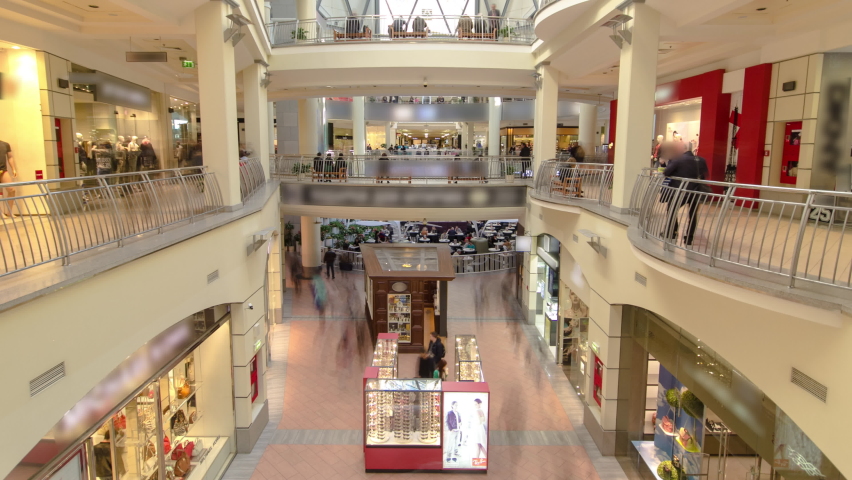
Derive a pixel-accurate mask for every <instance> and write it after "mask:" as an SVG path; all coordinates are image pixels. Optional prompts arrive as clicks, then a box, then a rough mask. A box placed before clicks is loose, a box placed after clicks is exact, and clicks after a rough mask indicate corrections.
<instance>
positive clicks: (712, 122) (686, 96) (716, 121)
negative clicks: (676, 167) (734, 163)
mask: <svg viewBox="0 0 852 480" xmlns="http://www.w3.org/2000/svg"><path fill="white" fill-rule="evenodd" d="M724 75H725V71H724V70H713V71H711V72H707V73H703V74H701V75H696V76H694V77H689V78H684V79H682V80H676V81H674V82H670V83H664V84H662V85H658V86H657V93H656V106H658V107H660V106H663V105H668V104H672V103H676V102H682V101H684V100H691V99H694V98H701V128H700V130H699V131H700V136H701V137H700V138H701V149H700V152H699V153H700V155H701V156H702V157H704V159H705V160H707V167H708V168H709V170H710V178H709V179H710V180H717V181H724V180H725V164H726V162H727V149H728V116H729V113H730V108H731V95H730V94H727V93H722V80H723V78H724ZM649 140H650V139H649Z"/></svg>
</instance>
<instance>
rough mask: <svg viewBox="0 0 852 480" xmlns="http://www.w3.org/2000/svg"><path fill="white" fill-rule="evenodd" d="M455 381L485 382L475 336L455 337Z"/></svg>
mask: <svg viewBox="0 0 852 480" xmlns="http://www.w3.org/2000/svg"><path fill="white" fill-rule="evenodd" d="M456 381H457V382H484V381H485V375H484V374H483V373H482V360H480V357H479V346H478V345H477V344H476V336H475V335H456Z"/></svg>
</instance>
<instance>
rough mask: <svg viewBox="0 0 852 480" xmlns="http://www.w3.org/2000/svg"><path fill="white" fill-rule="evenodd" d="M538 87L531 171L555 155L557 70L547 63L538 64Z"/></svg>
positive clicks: (557, 92) (557, 93) (557, 95)
mask: <svg viewBox="0 0 852 480" xmlns="http://www.w3.org/2000/svg"><path fill="white" fill-rule="evenodd" d="M538 73H539V75H541V78H540V79H539V84H540V87H539V88H538V90H537V91H536V94H535V118H534V120H533V122H534V123H533V132H534V133H533V157H534V158H533V167H532V168H533V172H535V171H537V170H538V166H539V165H540V164H541V162H543V161H545V160H549V159H551V158H555V157H556V108H557V104H558V102H559V72H557V71H556V69H555V68H553V67H551V66H550V64H549V63H547V64H543V65H540V66H539V67H538Z"/></svg>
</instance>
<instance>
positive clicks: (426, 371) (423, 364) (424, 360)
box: [417, 350, 437, 378]
mask: <svg viewBox="0 0 852 480" xmlns="http://www.w3.org/2000/svg"><path fill="white" fill-rule="evenodd" d="M436 361H437V360H435V359H434V358H432V357H430V356H429V351H428V350H423V353H421V354H420V364H419V365H418V366H417V376H418V377H419V378H432V377H434V374H435V362H436Z"/></svg>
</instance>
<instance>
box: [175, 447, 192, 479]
mask: <svg viewBox="0 0 852 480" xmlns="http://www.w3.org/2000/svg"><path fill="white" fill-rule="evenodd" d="M191 467H192V464H191V463H190V462H189V457H187V456H186V452H183V453H182V454H181V456H180V458H178V459H177V461H176V462H175V476H176V477H185V476H186V474H187V473H189V469H190V468H191Z"/></svg>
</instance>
